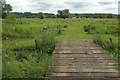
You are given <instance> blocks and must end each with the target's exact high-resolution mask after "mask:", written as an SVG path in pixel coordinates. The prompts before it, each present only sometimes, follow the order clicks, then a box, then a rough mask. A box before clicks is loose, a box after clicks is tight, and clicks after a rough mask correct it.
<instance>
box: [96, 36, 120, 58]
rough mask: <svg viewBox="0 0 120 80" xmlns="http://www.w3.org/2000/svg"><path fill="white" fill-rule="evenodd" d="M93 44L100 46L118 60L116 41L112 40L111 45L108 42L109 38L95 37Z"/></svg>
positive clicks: (119, 56)
mask: <svg viewBox="0 0 120 80" xmlns="http://www.w3.org/2000/svg"><path fill="white" fill-rule="evenodd" d="M94 42H95V43H96V44H98V45H100V46H101V47H102V48H103V49H105V50H107V51H108V52H109V53H111V54H112V55H113V56H114V57H116V58H117V59H119V60H120V55H119V49H118V41H117V40H114V39H113V38H112V43H111V41H110V38H106V39H105V37H103V36H99V37H98V36H97V37H96V38H95V39H94Z"/></svg>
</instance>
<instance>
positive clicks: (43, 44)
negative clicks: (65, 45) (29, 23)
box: [35, 31, 55, 54]
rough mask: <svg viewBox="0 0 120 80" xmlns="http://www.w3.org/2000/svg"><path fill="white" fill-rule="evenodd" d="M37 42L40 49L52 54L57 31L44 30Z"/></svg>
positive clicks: (37, 47)
mask: <svg viewBox="0 0 120 80" xmlns="http://www.w3.org/2000/svg"><path fill="white" fill-rule="evenodd" d="M35 44H36V49H38V50H39V51H41V52H43V53H48V54H51V53H52V51H53V49H54V47H55V31H47V32H43V33H42V34H41V35H39V36H38V37H37V38H36V40H35Z"/></svg>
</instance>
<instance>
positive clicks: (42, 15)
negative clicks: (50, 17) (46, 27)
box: [37, 12, 45, 19]
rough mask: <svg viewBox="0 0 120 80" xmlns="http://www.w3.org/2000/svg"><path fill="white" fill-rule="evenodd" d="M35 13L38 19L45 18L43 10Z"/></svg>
mask: <svg viewBox="0 0 120 80" xmlns="http://www.w3.org/2000/svg"><path fill="white" fill-rule="evenodd" d="M37 15H38V18H40V19H44V18H45V15H44V13H43V12H39V13H38V14H37Z"/></svg>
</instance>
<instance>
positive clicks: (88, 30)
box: [84, 25, 95, 33]
mask: <svg viewBox="0 0 120 80" xmlns="http://www.w3.org/2000/svg"><path fill="white" fill-rule="evenodd" d="M92 30H95V27H93V26H90V25H89V26H84V31H85V32H88V33H90V32H91V31H92Z"/></svg>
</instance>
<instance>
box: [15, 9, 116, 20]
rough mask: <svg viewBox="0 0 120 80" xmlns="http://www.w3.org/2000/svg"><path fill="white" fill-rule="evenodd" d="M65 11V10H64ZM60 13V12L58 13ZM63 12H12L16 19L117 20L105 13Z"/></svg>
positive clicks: (114, 16)
mask: <svg viewBox="0 0 120 80" xmlns="http://www.w3.org/2000/svg"><path fill="white" fill-rule="evenodd" d="M65 10H66V9H65ZM60 11H61V12H60ZM62 11H64V10H58V13H57V14H53V13H43V12H39V13H31V12H24V13H22V12H13V13H14V14H15V15H16V16H17V18H40V19H44V18H63V19H65V18H118V15H117V14H107V13H104V14H103V13H95V14H92V13H84V14H75V13H70V12H69V10H68V9H67V10H66V11H68V12H66V13H64V12H62Z"/></svg>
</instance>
